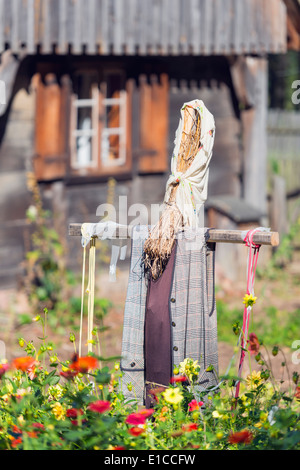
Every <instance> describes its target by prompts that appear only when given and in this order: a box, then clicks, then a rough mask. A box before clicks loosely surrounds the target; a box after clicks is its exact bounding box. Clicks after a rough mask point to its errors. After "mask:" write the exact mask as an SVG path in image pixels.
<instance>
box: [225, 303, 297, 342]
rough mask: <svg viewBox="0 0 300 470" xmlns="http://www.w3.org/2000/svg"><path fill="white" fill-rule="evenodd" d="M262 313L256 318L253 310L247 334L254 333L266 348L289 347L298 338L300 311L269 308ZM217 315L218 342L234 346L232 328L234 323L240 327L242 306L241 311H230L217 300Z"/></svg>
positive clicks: (234, 337) (234, 339)
mask: <svg viewBox="0 0 300 470" xmlns="http://www.w3.org/2000/svg"><path fill="white" fill-rule="evenodd" d="M254 309H255V307H254ZM263 313H264V314H263V315H259V317H257V316H255V310H253V314H252V318H251V320H250V326H249V332H251V331H253V332H255V333H256V335H257V336H258V337H259V338H260V339H263V342H264V344H265V345H266V346H273V345H274V344H276V345H280V346H289V347H291V344H292V343H293V341H295V340H296V339H298V337H299V331H300V310H299V309H297V310H294V311H292V312H288V311H284V310H279V309H278V308H277V307H275V306H270V307H267V308H266V309H265V311H264V312H263ZM217 315H218V338H219V341H224V342H226V343H230V344H232V345H233V344H235V343H236V336H235V335H234V334H233V330H232V327H233V325H234V323H236V322H238V323H239V326H240V327H242V323H243V306H241V309H237V308H234V309H231V308H229V307H228V306H227V304H226V303H225V302H224V301H223V300H217Z"/></svg>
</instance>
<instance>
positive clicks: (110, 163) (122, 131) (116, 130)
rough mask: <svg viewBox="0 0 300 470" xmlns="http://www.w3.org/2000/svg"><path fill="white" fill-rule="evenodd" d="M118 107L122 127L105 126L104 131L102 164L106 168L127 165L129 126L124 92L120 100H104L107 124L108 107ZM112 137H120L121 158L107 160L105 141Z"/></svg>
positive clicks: (101, 143) (121, 92) (101, 153)
mask: <svg viewBox="0 0 300 470" xmlns="http://www.w3.org/2000/svg"><path fill="white" fill-rule="evenodd" d="M113 105H117V106H120V127H106V126H104V127H103V129H102V135H101V142H100V145H101V152H100V156H101V164H102V165H103V166H104V167H114V166H121V165H124V164H125V163H126V153H127V152H126V150H127V149H126V144H127V142H126V131H127V129H126V126H127V116H126V115H127V112H126V110H127V93H126V91H124V90H121V91H120V98H104V100H103V107H104V112H105V121H104V122H105V123H106V122H107V119H106V117H107V107H108V106H113ZM111 135H118V136H119V139H120V140H119V157H118V158H116V159H114V160H107V161H106V160H105V157H104V152H105V150H104V149H103V146H104V143H105V139H108V137H109V136H111Z"/></svg>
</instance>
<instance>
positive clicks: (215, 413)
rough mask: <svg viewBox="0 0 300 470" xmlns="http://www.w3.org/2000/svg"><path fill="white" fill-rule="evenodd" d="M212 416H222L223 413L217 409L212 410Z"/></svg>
mask: <svg viewBox="0 0 300 470" xmlns="http://www.w3.org/2000/svg"><path fill="white" fill-rule="evenodd" d="M212 417H213V418H221V417H222V415H221V414H220V413H219V412H218V411H217V410H215V411H213V412H212Z"/></svg>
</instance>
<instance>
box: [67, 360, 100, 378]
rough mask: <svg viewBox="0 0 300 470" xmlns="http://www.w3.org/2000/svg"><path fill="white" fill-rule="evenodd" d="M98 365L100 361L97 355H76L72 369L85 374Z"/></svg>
mask: <svg viewBox="0 0 300 470" xmlns="http://www.w3.org/2000/svg"><path fill="white" fill-rule="evenodd" d="M97 365H98V361H97V359H96V358H95V357H92V356H85V357H78V356H75V358H74V360H73V362H72V364H71V365H70V369H71V370H74V371H77V372H81V373H83V374H85V373H87V372H88V371H89V370H91V369H96V367H97Z"/></svg>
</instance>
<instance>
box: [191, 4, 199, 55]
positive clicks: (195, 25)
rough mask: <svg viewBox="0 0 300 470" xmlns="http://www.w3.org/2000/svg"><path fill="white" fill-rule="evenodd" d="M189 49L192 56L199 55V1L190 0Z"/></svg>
mask: <svg viewBox="0 0 300 470" xmlns="http://www.w3.org/2000/svg"><path fill="white" fill-rule="evenodd" d="M191 9H192V15H191V24H190V28H191V44H190V45H191V49H192V53H193V54H194V55H199V54H200V51H201V48H200V30H201V14H200V5H199V0H191Z"/></svg>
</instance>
